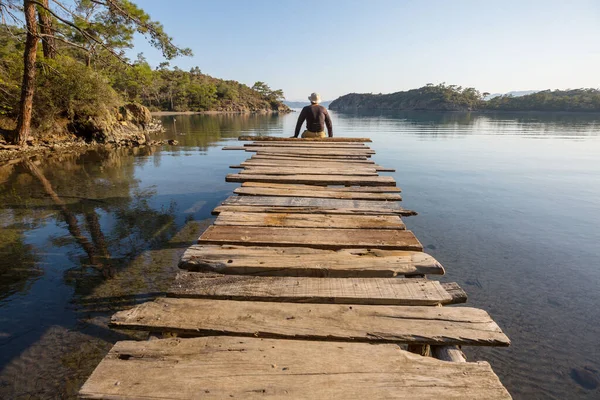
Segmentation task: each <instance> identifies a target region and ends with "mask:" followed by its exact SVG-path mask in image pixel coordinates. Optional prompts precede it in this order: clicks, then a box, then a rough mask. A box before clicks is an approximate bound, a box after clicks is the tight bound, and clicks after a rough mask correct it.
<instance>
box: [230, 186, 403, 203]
mask: <svg viewBox="0 0 600 400" xmlns="http://www.w3.org/2000/svg"><path fill="white" fill-rule="evenodd" d="M233 193H235V194H239V195H244V196H279V197H317V198H329V199H351V200H388V201H400V200H402V196H400V195H399V194H398V193H368V192H351V191H348V190H346V191H341V190H338V191H335V190H332V191H329V190H307V189H300V190H293V189H277V188H269V187H239V188H236V189H235V190H234V191H233Z"/></svg>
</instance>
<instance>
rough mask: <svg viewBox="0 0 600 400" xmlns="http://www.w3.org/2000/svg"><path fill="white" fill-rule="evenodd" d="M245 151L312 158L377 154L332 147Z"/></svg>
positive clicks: (254, 147) (251, 148) (263, 147)
mask: <svg viewBox="0 0 600 400" xmlns="http://www.w3.org/2000/svg"><path fill="white" fill-rule="evenodd" d="M244 149H245V150H246V151H247V152H250V153H261V154H270V153H274V154H301V155H311V156H365V157H370V156H371V155H372V154H375V150H371V149H369V148H368V147H366V148H364V149H356V148H347V149H346V148H341V149H340V148H331V147H291V146H290V147H266V146H262V147H261V146H250V147H245V146H244Z"/></svg>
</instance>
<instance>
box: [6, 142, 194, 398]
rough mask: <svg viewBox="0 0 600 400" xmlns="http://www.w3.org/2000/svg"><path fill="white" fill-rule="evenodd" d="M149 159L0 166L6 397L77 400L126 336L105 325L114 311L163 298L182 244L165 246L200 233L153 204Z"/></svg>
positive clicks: (106, 154)
mask: <svg viewBox="0 0 600 400" xmlns="http://www.w3.org/2000/svg"><path fill="white" fill-rule="evenodd" d="M152 154H153V149H151V148H137V149H117V150H114V149H113V150H110V151H93V152H88V153H86V154H71V155H64V156H61V157H56V158H50V159H47V160H43V161H42V160H30V159H26V160H22V161H21V162H19V163H12V164H11V165H6V166H3V167H0V183H2V185H0V227H1V228H2V229H1V230H0V311H1V313H0V325H2V328H1V329H0V331H1V332H0V353H1V355H0V370H2V372H1V373H0V397H2V398H8V397H11V396H12V395H14V394H17V393H23V392H24V390H26V391H28V392H30V393H35V396H36V397H38V396H39V397H46V396H50V395H51V394H53V395H54V394H57V393H59V394H60V395H59V396H58V397H72V396H74V395H75V393H76V391H77V390H78V388H79V385H80V384H81V382H82V380H83V379H85V377H86V376H87V375H89V373H90V372H91V370H92V369H93V367H94V365H95V364H97V362H98V361H99V357H101V356H102V355H103V354H104V353H105V352H106V351H107V350H108V348H109V347H110V345H111V343H112V342H114V341H115V340H117V339H123V338H128V337H129V335H128V334H123V333H119V332H114V331H111V330H110V329H108V328H107V323H108V318H109V316H110V314H112V312H113V311H114V310H115V309H121V308H124V307H129V306H131V305H132V304H135V303H137V302H140V301H146V300H149V299H151V298H153V297H154V296H156V295H160V294H162V293H164V290H165V289H166V286H167V285H168V282H169V279H170V278H172V276H173V272H174V270H173V269H174V268H176V265H177V263H176V258H177V257H178V254H177V255H175V254H173V253H174V252H177V253H179V252H180V251H182V250H180V249H179V248H178V247H182V248H183V247H185V246H184V245H181V246H177V245H172V244H170V243H169V240H171V239H172V238H174V239H173V240H175V242H177V241H184V242H185V241H187V240H190V239H191V238H192V237H193V238H196V237H197V236H196V235H197V232H196V231H197V229H196V228H195V225H193V224H192V225H193V226H192V227H190V228H185V229H183V230H182V231H180V232H179V233H178V230H179V229H180V228H181V224H180V226H178V225H177V224H176V222H175V213H176V204H175V203H174V202H171V203H170V204H167V205H162V206H160V205H158V206H157V205H155V204H154V203H152V201H151V200H152V198H153V197H154V196H155V194H156V193H155V191H154V190H151V189H142V188H140V182H139V181H138V180H136V178H135V176H134V170H135V163H136V157H135V156H137V155H142V156H150V155H152ZM186 232H193V233H191V234H190V233H188V235H187V236H188V237H186V235H185V233H186ZM182 235H183V237H182ZM186 245H187V242H186ZM165 257H168V259H169V261H168V263H169V265H166V262H165ZM55 275H56V276H55ZM40 277H44V279H43V280H40V279H39V278H40ZM50 282H52V285H51V286H49V283H50ZM69 287H70V288H71V289H68V288H69ZM61 288H62V289H61ZM52 291H57V292H58V294H56V293H54V294H52ZM69 292H70V293H71V294H70V295H69V294H68V293H69ZM15 295H20V296H21V297H22V298H24V299H25V298H27V302H28V303H27V304H30V307H33V309H34V312H29V310H28V306H27V304H25V305H24V304H19V301H18V300H15V297H14V296H15ZM25 296H26V297H25ZM3 299H5V300H6V301H7V303H5V304H3V303H2V300H3ZM38 303H39V304H38ZM3 306H4V307H3ZM42 310H43V311H42ZM36 313H41V317H40V316H39V315H37V314H36ZM13 360H14V361H13ZM32 360H35V363H34V364H33V365H31V364H30V363H31V362H32ZM57 360H61V361H60V363H59V364H57ZM48 367H51V368H48ZM24 370H27V371H28V372H29V373H30V375H28V377H26V376H25V375H27V374H25V375H24V374H23V371H24ZM31 376H39V378H36V382H39V383H36V385H37V384H39V386H40V387H39V388H31V387H30V385H31ZM63 381H66V385H65V384H64V383H63Z"/></svg>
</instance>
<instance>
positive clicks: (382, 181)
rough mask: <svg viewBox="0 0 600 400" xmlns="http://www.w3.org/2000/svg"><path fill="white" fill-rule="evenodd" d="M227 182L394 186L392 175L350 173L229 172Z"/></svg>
mask: <svg viewBox="0 0 600 400" xmlns="http://www.w3.org/2000/svg"><path fill="white" fill-rule="evenodd" d="M225 180H226V181H227V182H271V183H301V184H309V185H310V184H319V185H361V186H393V185H395V184H396V181H395V180H394V178H392V177H391V176H348V175H281V176H278V175H245V174H228V175H227V177H226V178H225Z"/></svg>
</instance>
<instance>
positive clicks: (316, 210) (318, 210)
mask: <svg viewBox="0 0 600 400" xmlns="http://www.w3.org/2000/svg"><path fill="white" fill-rule="evenodd" d="M248 197H250V196H248ZM322 200H326V199H322ZM329 200H330V199H329ZM226 211H230V212H248V213H251V212H259V213H293V214H343V215H384V214H394V215H402V216H405V217H409V216H411V215H417V213H416V212H415V211H412V210H407V209H405V208H403V209H401V210H399V211H398V212H394V213H388V212H384V211H370V210H364V209H344V208H341V209H340V208H326V207H312V206H307V207H295V206H294V207H285V206H282V207H278V206H238V205H231V206H230V205H224V206H218V207H215V208H214V209H213V210H212V214H213V215H218V214H219V213H222V212H226Z"/></svg>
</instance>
